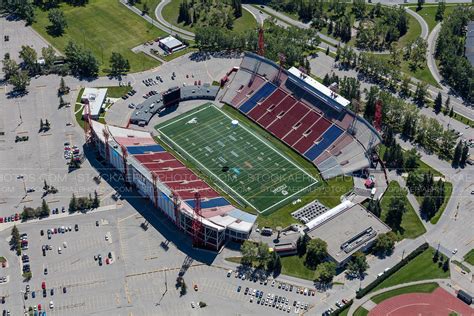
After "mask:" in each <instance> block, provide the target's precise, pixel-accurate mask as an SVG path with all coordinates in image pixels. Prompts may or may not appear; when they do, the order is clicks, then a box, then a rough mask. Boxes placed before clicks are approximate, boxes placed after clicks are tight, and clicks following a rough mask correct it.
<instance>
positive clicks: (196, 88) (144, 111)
mask: <svg viewBox="0 0 474 316" xmlns="http://www.w3.org/2000/svg"><path fill="white" fill-rule="evenodd" d="M218 93H219V87H218V86H213V85H211V84H209V83H204V84H202V85H192V86H184V87H174V88H170V89H168V90H167V91H164V92H161V93H158V94H156V95H153V96H151V97H149V98H148V99H146V100H145V101H143V102H142V103H141V104H139V105H137V107H136V108H135V110H134V111H133V113H132V115H131V116H130V123H131V124H135V125H140V126H145V125H147V124H148V123H149V122H150V120H151V119H152V117H153V116H154V115H155V114H157V113H159V112H160V111H161V110H163V109H164V108H168V107H173V106H176V105H178V104H179V102H182V101H189V100H215V99H216V96H217V94H218Z"/></svg>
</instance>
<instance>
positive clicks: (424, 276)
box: [372, 248, 450, 292]
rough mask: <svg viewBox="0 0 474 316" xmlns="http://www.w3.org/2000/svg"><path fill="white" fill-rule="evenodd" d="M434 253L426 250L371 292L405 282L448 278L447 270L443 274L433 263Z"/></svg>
mask: <svg viewBox="0 0 474 316" xmlns="http://www.w3.org/2000/svg"><path fill="white" fill-rule="evenodd" d="M434 252H435V250H434V249H433V248H428V249H426V250H425V251H424V252H423V253H421V254H420V255H418V256H417V257H415V259H413V260H411V261H410V262H409V263H407V264H406V265H405V266H403V267H402V268H401V269H400V270H398V271H397V272H395V273H394V274H392V275H391V276H389V277H388V278H387V279H386V280H384V281H383V282H382V283H380V284H379V285H377V286H376V287H375V288H374V289H373V290H372V292H375V291H377V290H380V289H383V288H386V287H390V286H394V285H397V284H403V283H407V282H413V281H419V280H431V279H446V278H449V275H450V273H449V270H448V271H446V272H444V271H443V269H442V268H440V267H439V266H438V264H437V263H433V259H432V258H433V254H434Z"/></svg>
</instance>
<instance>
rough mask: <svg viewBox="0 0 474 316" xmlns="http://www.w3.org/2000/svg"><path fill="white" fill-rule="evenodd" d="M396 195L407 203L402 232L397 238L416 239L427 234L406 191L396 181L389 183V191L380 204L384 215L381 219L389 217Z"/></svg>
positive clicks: (399, 232) (398, 233) (400, 231)
mask: <svg viewBox="0 0 474 316" xmlns="http://www.w3.org/2000/svg"><path fill="white" fill-rule="evenodd" d="M394 195H401V196H402V199H403V201H404V202H405V207H406V212H405V214H403V217H402V223H401V230H399V231H397V232H396V233H397V236H398V237H399V238H400V239H403V238H416V237H418V236H420V235H422V234H424V233H425V232H426V229H425V227H424V226H423V223H422V222H421V220H420V218H419V217H418V215H417V214H416V212H415V210H414V209H413V207H412V206H411V204H410V202H409V201H408V199H407V197H406V191H404V190H402V188H400V185H399V184H398V182H396V181H392V182H390V183H389V186H388V188H387V191H385V194H384V196H383V198H382V202H381V203H380V205H381V207H382V214H381V216H380V217H381V219H382V220H385V217H386V216H387V212H388V209H389V205H390V200H391V198H392V196H394Z"/></svg>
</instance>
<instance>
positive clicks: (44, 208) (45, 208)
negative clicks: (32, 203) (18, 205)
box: [21, 199, 51, 221]
mask: <svg viewBox="0 0 474 316" xmlns="http://www.w3.org/2000/svg"><path fill="white" fill-rule="evenodd" d="M50 214H51V210H50V208H49V205H48V203H47V202H46V201H45V200H44V199H43V200H42V202H41V206H39V207H37V208H32V207H26V206H25V207H24V208H23V212H22V213H21V219H22V220H24V221H26V220H29V219H32V218H44V217H48V216H49V215H50Z"/></svg>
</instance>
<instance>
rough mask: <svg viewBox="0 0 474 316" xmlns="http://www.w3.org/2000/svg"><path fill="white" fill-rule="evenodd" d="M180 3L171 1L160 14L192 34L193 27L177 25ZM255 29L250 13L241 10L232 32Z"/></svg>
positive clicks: (255, 22)
mask: <svg viewBox="0 0 474 316" xmlns="http://www.w3.org/2000/svg"><path fill="white" fill-rule="evenodd" d="M180 3H181V0H171V2H170V3H168V4H167V5H166V6H165V7H164V8H163V11H162V12H161V14H162V15H163V18H164V19H165V20H166V21H167V22H169V23H171V24H173V25H175V26H177V27H179V28H181V29H183V30H187V31H190V32H194V29H195V28H194V26H193V25H185V24H184V23H183V22H180V23H178V13H179V5H180ZM256 27H257V21H255V18H254V17H253V15H252V14H250V12H248V11H247V10H245V9H242V16H241V17H240V18H238V19H235V20H234V28H233V29H234V30H235V31H238V32H241V31H245V30H249V29H255V28H256Z"/></svg>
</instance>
